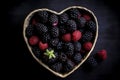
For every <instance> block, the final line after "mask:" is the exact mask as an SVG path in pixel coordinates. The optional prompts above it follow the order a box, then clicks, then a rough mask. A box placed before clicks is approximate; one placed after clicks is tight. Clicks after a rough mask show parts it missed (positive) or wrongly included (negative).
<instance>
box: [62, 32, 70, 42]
mask: <svg viewBox="0 0 120 80" xmlns="http://www.w3.org/2000/svg"><path fill="white" fill-rule="evenodd" d="M62 39H63V40H64V41H66V42H69V41H71V34H70V33H67V34H64V35H63V36H62Z"/></svg>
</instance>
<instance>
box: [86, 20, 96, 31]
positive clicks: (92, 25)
mask: <svg viewBox="0 0 120 80" xmlns="http://www.w3.org/2000/svg"><path fill="white" fill-rule="evenodd" d="M86 26H87V28H88V30H90V31H91V32H95V31H96V24H95V23H94V22H93V21H88V22H87V23H86Z"/></svg>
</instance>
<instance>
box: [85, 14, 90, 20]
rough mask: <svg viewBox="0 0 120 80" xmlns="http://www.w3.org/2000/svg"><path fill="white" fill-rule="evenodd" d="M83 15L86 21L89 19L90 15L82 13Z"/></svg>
mask: <svg viewBox="0 0 120 80" xmlns="http://www.w3.org/2000/svg"><path fill="white" fill-rule="evenodd" d="M83 17H84V18H85V19H86V20H87V21H89V20H91V17H90V16H89V15H87V14H86V15H83Z"/></svg>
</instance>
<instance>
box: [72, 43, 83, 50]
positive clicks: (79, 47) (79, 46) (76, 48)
mask: <svg viewBox="0 0 120 80" xmlns="http://www.w3.org/2000/svg"><path fill="white" fill-rule="evenodd" d="M80 50H81V44H80V42H74V51H75V52H77V51H78V52H79V51H80Z"/></svg>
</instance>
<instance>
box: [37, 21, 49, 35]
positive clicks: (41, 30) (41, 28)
mask: <svg viewBox="0 0 120 80" xmlns="http://www.w3.org/2000/svg"><path fill="white" fill-rule="evenodd" d="M35 28H36V30H37V32H38V33H39V34H43V33H46V32H47V31H48V28H47V26H45V25H43V24H41V23H37V24H36V25H35Z"/></svg>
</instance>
